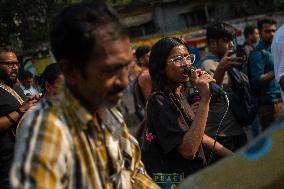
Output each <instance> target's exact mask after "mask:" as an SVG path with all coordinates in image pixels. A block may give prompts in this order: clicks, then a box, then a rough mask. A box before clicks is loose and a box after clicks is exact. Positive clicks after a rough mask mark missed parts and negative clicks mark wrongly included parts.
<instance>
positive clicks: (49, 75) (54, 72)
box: [41, 63, 62, 85]
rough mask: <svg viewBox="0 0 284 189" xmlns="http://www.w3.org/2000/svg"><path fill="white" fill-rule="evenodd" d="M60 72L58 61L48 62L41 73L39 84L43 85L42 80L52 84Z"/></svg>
mask: <svg viewBox="0 0 284 189" xmlns="http://www.w3.org/2000/svg"><path fill="white" fill-rule="evenodd" d="M60 74H62V72H61V70H60V66H59V64H58V63H53V64H49V65H48V66H46V68H45V69H44V71H43V73H42V74H41V82H42V83H41V84H43V85H44V82H45V81H47V82H48V83H49V84H51V85H53V84H54V82H55V80H56V79H57V78H58V76H59V75H60Z"/></svg>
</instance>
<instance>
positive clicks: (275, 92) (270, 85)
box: [249, 41, 281, 104]
mask: <svg viewBox="0 0 284 189" xmlns="http://www.w3.org/2000/svg"><path fill="white" fill-rule="evenodd" d="M270 71H274V63H273V59H272V54H271V46H270V45H267V44H265V43H264V42H263V41H260V42H259V43H258V45H257V46H256V48H255V50H254V51H252V53H251V54H250V57H249V72H250V77H251V78H250V79H251V82H252V84H253V86H254V87H255V88H256V89H257V96H258V98H259V102H260V104H270V103H272V102H273V101H274V100H275V99H280V98H281V93H280V86H279V84H278V82H277V81H276V80H275V79H272V80H270V81H269V82H267V83H266V84H265V85H260V83H259V79H260V77H261V75H262V74H265V73H268V72H270Z"/></svg>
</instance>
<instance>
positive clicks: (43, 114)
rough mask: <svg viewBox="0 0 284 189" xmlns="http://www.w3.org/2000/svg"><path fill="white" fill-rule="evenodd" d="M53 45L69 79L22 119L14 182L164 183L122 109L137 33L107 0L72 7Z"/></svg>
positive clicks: (56, 28) (89, 187) (58, 24)
mask: <svg viewBox="0 0 284 189" xmlns="http://www.w3.org/2000/svg"><path fill="white" fill-rule="evenodd" d="M50 39H51V47H52V51H53V53H54V56H55V58H56V60H57V62H59V64H60V66H61V70H62V72H63V74H64V77H65V82H66V85H65V87H63V89H62V91H61V92H59V94H58V95H57V96H55V97H52V98H51V103H45V102H44V101H42V102H41V104H40V105H39V106H38V108H35V109H34V110H33V111H31V112H29V114H28V115H27V116H26V119H24V120H23V121H22V122H21V126H22V128H21V130H20V133H19V136H20V137H19V139H18V141H17V142H18V143H17V151H16V157H15V160H14V164H13V168H12V173H11V181H12V185H13V187H14V188H26V187H27V186H28V188H69V189H70V188H78V189H80V188H82V189H83V188H84V189H101V188H123V189H128V188H154V189H155V188H158V186H157V185H156V184H155V183H154V182H153V181H152V180H151V179H150V178H149V177H148V176H147V174H146V173H145V170H144V167H143V164H142V163H141V161H140V159H141V158H140V157H141V156H140V151H139V147H138V144H137V142H136V140H135V139H134V138H133V137H132V136H131V135H130V134H129V133H128V130H127V127H126V125H125V122H124V120H123V117H122V116H121V114H120V113H119V112H118V111H117V109H116V108H114V106H115V105H117V103H118V102H119V101H120V99H121V97H122V94H123V93H122V91H123V89H124V88H126V87H127V85H128V79H127V75H128V67H129V64H130V63H131V61H132V60H133V54H132V52H131V45H130V40H129V37H128V36H127V35H126V33H125V30H124V28H123V26H122V24H121V23H120V21H119V19H118V17H117V16H116V14H115V13H114V12H113V11H112V10H111V9H110V8H109V7H108V6H107V5H106V4H105V3H103V2H101V1H96V3H92V4H91V3H89V4H77V5H73V6H71V7H69V8H66V9H64V10H63V11H62V12H61V13H60V14H59V15H58V16H57V17H56V18H55V19H54V22H53V24H52V29H51V36H50Z"/></svg>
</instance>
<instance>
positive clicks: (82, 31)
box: [50, 0, 126, 73]
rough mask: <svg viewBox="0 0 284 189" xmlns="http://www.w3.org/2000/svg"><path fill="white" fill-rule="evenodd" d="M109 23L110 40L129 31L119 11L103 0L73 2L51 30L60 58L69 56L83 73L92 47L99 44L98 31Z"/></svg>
mask: <svg viewBox="0 0 284 189" xmlns="http://www.w3.org/2000/svg"><path fill="white" fill-rule="evenodd" d="M106 26H108V29H109V30H108V31H106V32H107V37H109V40H116V39H118V38H119V37H121V36H123V35H125V34H126V31H125V29H124V27H123V25H122V23H121V22H120V20H119V18H118V16H117V15H116V13H115V12H114V11H113V10H112V9H111V8H110V7H109V6H108V5H107V4H106V3H104V2H103V1H99V0H98V1H96V2H94V3H80V4H74V5H71V6H70V7H68V8H66V9H64V10H63V11H62V12H61V13H59V14H58V15H57V16H56V17H55V18H54V20H53V22H52V28H51V32H50V41H51V48H52V52H53V54H54V56H55V59H56V60H57V62H59V61H60V60H62V59H66V60H67V61H68V62H69V63H70V64H72V65H74V66H75V67H77V68H79V69H80V70H81V72H82V73H84V71H85V67H86V63H87V61H88V59H89V58H90V55H91V53H92V51H94V49H95V48H96V47H97V46H98V44H97V36H96V34H97V32H98V31H99V30H100V29H102V28H104V27H106Z"/></svg>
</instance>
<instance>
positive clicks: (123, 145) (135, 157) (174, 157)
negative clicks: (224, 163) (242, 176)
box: [0, 1, 284, 189]
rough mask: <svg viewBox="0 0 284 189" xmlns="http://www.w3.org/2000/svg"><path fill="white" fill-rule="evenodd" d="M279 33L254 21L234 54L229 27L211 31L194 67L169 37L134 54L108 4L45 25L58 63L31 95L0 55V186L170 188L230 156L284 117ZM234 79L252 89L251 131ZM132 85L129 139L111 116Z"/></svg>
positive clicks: (66, 13)
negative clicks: (134, 121) (235, 98)
mask: <svg viewBox="0 0 284 189" xmlns="http://www.w3.org/2000/svg"><path fill="white" fill-rule="evenodd" d="M276 29H277V25H276V22H275V21H274V20H273V19H271V18H265V19H262V20H259V21H258V23H257V26H247V27H246V28H245V29H244V36H245V38H246V40H245V43H244V44H242V45H237V44H235V41H236V40H235V38H236V29H235V28H234V27H233V26H231V25H229V24H226V23H222V22H219V23H214V24H211V25H209V26H208V27H207V28H206V37H207V44H208V50H207V52H206V53H204V54H203V56H202V57H198V60H196V56H197V55H196V54H194V52H191V50H190V49H192V47H190V46H188V44H187V43H186V42H185V41H184V40H183V39H180V38H176V37H164V38H161V39H160V40H159V41H157V42H156V43H155V44H154V45H153V46H152V47H149V46H140V47H137V48H135V49H134V50H133V49H132V47H131V43H130V38H129V36H128V34H127V31H126V29H125V27H124V25H123V24H122V23H121V20H120V19H119V17H118V16H117V14H116V13H115V12H114V11H113V10H112V9H111V8H110V7H109V6H108V5H107V4H105V3H104V2H100V1H98V2H96V3H79V4H74V5H71V6H69V7H67V8H65V9H63V10H62V11H61V12H60V13H59V14H58V15H57V16H56V17H55V18H54V20H53V22H52V23H51V31H50V45H51V50H52V53H53V55H54V57H55V59H56V63H53V64H50V65H48V66H47V67H46V68H45V70H44V71H43V73H42V74H41V77H40V78H41V79H40V83H39V84H40V85H39V86H36V85H35V84H34V77H35V76H34V75H33V74H31V73H30V72H28V71H25V72H23V73H22V74H19V64H20V62H19V61H18V59H17V56H16V53H15V52H14V51H13V50H12V49H7V48H1V49H0V188H1V189H10V188H15V189H24V188H55V189H56V188H58V189H59V188H60V189H61V188H68V189H72V188H89V189H100V188H122V189H127V188H141V189H142V188H143V189H147V188H149V189H155V188H163V189H168V188H176V187H178V185H179V184H181V183H182V182H183V181H184V179H185V178H186V177H189V178H190V177H191V176H192V174H194V173H197V172H199V171H200V170H206V169H207V167H208V166H215V165H216V162H220V160H223V159H225V157H227V156H230V157H234V156H235V153H236V151H237V150H238V149H240V148H241V147H243V146H245V145H246V144H247V143H248V142H249V141H251V140H252V139H253V138H255V137H257V135H259V134H260V133H261V132H262V131H264V130H269V129H270V128H271V127H272V125H273V123H274V122H275V121H278V120H280V118H281V117H282V116H283V106H282V97H281V94H282V96H283V88H284V79H283V75H284V73H283V68H284V66H283V65H284V63H283V52H282V51H283V50H282V49H284V48H283V43H284V42H283V36H284V33H283V26H282V27H281V28H280V29H279V30H278V31H277V33H276V35H275V36H274V34H275V32H276ZM238 49H242V50H243V51H244V53H245V54H244V55H242V56H239V55H238V53H237V50H238ZM198 56H199V55H198ZM232 69H237V70H239V71H240V72H242V73H244V74H245V75H246V76H247V78H248V79H249V82H250V85H251V88H252V89H253V91H254V98H255V101H256V102H257V108H258V109H257V110H258V111H257V112H256V113H255V117H254V119H253V121H251V122H250V123H249V124H243V123H242V122H240V121H239V119H238V118H237V116H236V115H235V113H234V111H232V109H231V108H230V103H229V102H228V98H227V94H232V93H235V92H236V91H234V90H236V89H235V88H234V87H232V81H231V77H230V73H229V72H230V71H231V70H232ZM128 86H130V88H131V92H132V94H133V97H134V103H135V104H134V105H135V111H136V115H137V117H138V118H139V120H140V122H141V123H140V124H139V128H138V132H137V134H136V135H135V137H136V138H135V137H133V136H132V135H131V134H130V133H129V131H128V128H127V125H126V123H125V120H124V117H123V114H121V112H120V111H119V107H118V106H117V105H119V104H121V99H122V95H123V90H124V89H125V88H127V87H128ZM216 87H217V89H216ZM216 90H217V92H216ZM218 91H221V93H220V94H219V93H218ZM226 159H227V158H226ZM232 163H233V162H232ZM267 163H269V162H267ZM211 171H212V170H211ZM212 173H213V176H214V170H213V171H212ZM204 180H206V178H204ZM206 182H210V180H206ZM215 182H216V183H218V178H216V179H215V181H214V183H215ZM240 182H242V181H240ZM244 183H245V182H244ZM184 186H185V185H184ZM209 186H210V183H209ZM211 186H212V185H211ZM216 186H217V185H216ZM239 186H243V185H242V183H240V185H239ZM236 187H237V186H236ZM237 188H238V187H237Z"/></svg>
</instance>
